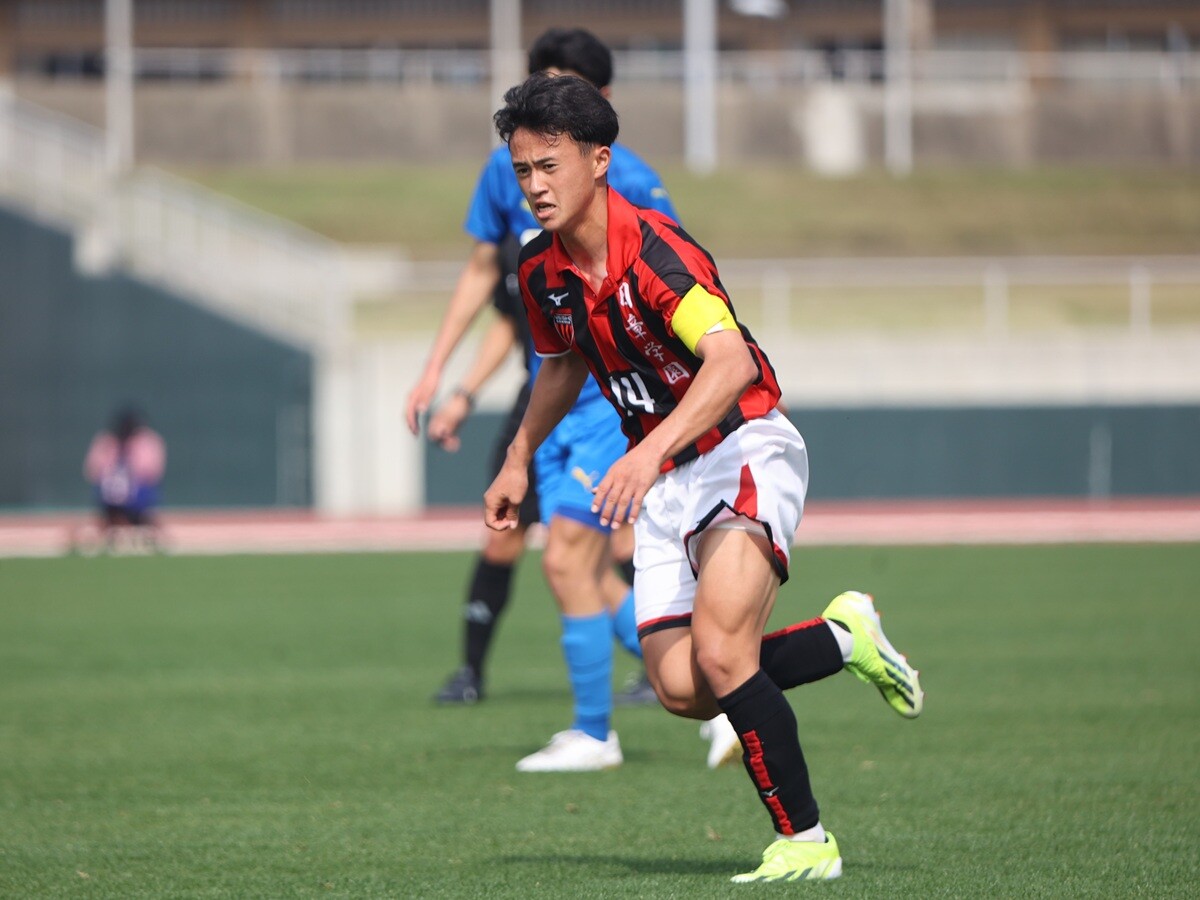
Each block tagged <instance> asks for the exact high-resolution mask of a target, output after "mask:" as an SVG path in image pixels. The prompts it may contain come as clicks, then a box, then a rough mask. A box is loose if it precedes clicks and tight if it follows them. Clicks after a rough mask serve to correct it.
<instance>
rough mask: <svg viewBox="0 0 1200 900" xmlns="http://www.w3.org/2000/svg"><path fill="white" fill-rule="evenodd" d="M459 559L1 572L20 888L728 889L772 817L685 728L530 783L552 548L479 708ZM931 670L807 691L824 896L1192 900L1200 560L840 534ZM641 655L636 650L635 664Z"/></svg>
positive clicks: (547, 645)
mask: <svg viewBox="0 0 1200 900" xmlns="http://www.w3.org/2000/svg"><path fill="white" fill-rule="evenodd" d="M467 564H468V559H467V557H466V556H464V555H458V554H443V555H437V554H429V555H378V556H358V557H356V556H330V557H289V558H227V559H171V558H157V559H112V560H110V559H98V560H88V559H67V560H60V561H28V562H14V561H6V562H2V563H0V708H2V709H3V710H4V715H3V716H2V717H0V895H3V896H22V897H24V896H39V897H60V896H61V897H66V896H86V897H121V898H133V897H156V898H161V897H182V896H189V897H246V896H264V897H266V896H272V897H277V896H304V897H315V896H320V897H367V896H371V897H383V896H387V897H405V898H407V897H479V896H484V895H486V896H489V897H492V898H506V897H512V898H529V897H547V898H549V897H561V896H564V895H567V894H570V895H573V896H577V897H598V896H605V897H689V898H691V897H698V898H699V897H726V896H733V894H734V892H733V890H732V889H731V888H730V886H729V885H728V884H727V883H726V881H725V879H726V877H727V876H728V875H730V874H732V873H733V872H736V871H739V870H740V869H742V868H744V867H746V866H748V865H750V864H751V863H752V862H753V861H754V860H755V858H756V857H757V855H758V853H759V851H760V850H761V849H762V846H763V844H764V840H765V837H766V834H765V831H766V820H765V816H764V814H763V812H762V810H761V808H760V807H759V805H758V802H757V800H756V799H755V798H754V796H753V793H752V792H751V791H750V790H749V788H748V785H747V784H746V778H745V774H744V773H742V772H740V771H737V770H734V769H730V770H722V771H719V772H715V773H710V772H708V771H706V770H704V768H703V765H702V760H703V749H704V748H703V745H702V744H701V743H700V742H699V741H698V740H697V738H696V731H695V728H694V726H693V725H692V724H691V723H686V722H683V721H680V720H675V719H672V718H671V717H669V716H667V715H666V714H665V713H663V712H661V711H659V710H654V709H636V710H622V711H620V712H619V713H618V718H617V721H616V725H617V727H618V728H619V729H620V732H621V738H622V743H623V744H624V746H625V748H626V754H627V764H626V765H625V766H624V767H623V768H622V769H620V770H617V771H614V772H608V773H602V774H598V775H592V776H547V777H545V778H537V777H532V778H531V777H518V776H517V774H516V773H515V772H514V771H513V768H512V766H513V763H514V761H515V760H516V759H517V758H518V757H519V756H520V755H522V754H524V753H526V752H529V751H530V750H532V749H534V748H535V747H536V746H537V745H538V744H539V743H540V742H542V741H544V740H545V739H546V738H548V737H549V735H550V733H551V732H552V731H554V730H556V729H557V728H560V727H563V726H564V725H565V724H566V715H567V706H568V696H567V691H566V688H565V685H564V680H563V675H562V664H561V660H560V659H559V655H558V648H557V642H556V639H555V634H554V632H555V617H554V615H553V614H552V613H551V609H550V603H549V600H548V598H547V596H546V593H545V588H544V586H543V584H542V582H541V579H540V577H539V574H538V569H537V564H536V560H532V559H531V560H529V561H527V562H526V564H525V565H524V567H523V568H522V570H521V572H520V577H519V586H518V597H517V600H516V602H515V603H514V605H513V607H512V612H511V613H510V614H509V618H508V620H507V621H506V623H505V625H504V629H503V633H502V636H501V640H500V642H499V644H498V646H497V648H496V651H495V654H494V657H495V658H494V660H493V669H494V674H493V677H492V681H491V684H490V687H491V692H492V696H491V698H490V699H489V700H488V701H487V702H486V703H484V704H482V705H481V706H479V707H477V708H475V709H469V710H457V709H450V710H445V709H435V708H433V707H431V706H430V705H429V702H428V697H429V695H430V693H431V692H432V691H433V690H434V688H435V687H436V686H437V684H438V683H439V682H440V679H441V678H442V677H443V676H444V675H445V674H446V672H447V671H448V669H449V667H450V665H451V663H452V658H453V655H454V652H455V648H456V647H457V641H458V638H457V627H458V606H459V597H460V590H461V587H462V584H463V581H464V579H465V577H466V575H465V569H466V566H467ZM795 564H796V577H795V578H794V579H793V581H792V583H791V584H789V585H788V587H786V588H785V589H784V594H783V598H782V600H781V604H780V607H781V608H780V609H779V610H778V611H777V615H776V619H775V620H776V622H779V623H782V622H784V621H788V620H795V619H797V618H800V617H808V616H809V615H811V614H812V613H813V612H814V611H815V610H817V609H819V608H820V605H821V604H822V603H823V602H824V600H825V599H826V598H828V597H829V596H831V595H832V594H833V593H834V592H836V590H838V589H840V588H841V587H843V586H846V583H847V579H848V578H852V579H854V581H855V582H857V583H858V584H861V585H862V586H865V587H867V588H870V589H873V590H875V591H876V592H877V594H878V595H879V596H880V598H881V599H880V605H881V607H882V608H883V610H884V612H885V617H886V621H887V622H888V624H889V633H890V635H891V636H892V637H893V639H894V640H895V641H896V643H897V644H898V645H899V646H900V647H901V648H903V649H905V650H906V651H908V652H910V654H911V655H912V657H913V659H914V660H915V661H916V662H917V663H918V664H919V665H920V666H921V667H922V669H923V670H924V675H925V680H926V686H927V688H928V691H929V700H928V706H927V712H926V715H925V716H924V717H923V718H922V719H921V720H918V721H917V722H911V723H910V722H905V721H902V720H900V719H899V718H897V717H895V716H894V715H892V714H891V713H890V712H889V711H888V709H887V708H886V707H885V706H884V705H883V704H882V703H881V702H880V701H879V699H878V698H877V697H876V696H875V695H874V692H873V691H871V690H870V689H869V688H868V687H866V686H864V685H862V684H859V683H858V682H857V681H855V680H854V679H852V678H849V677H848V676H845V675H842V676H839V677H837V678H834V679H831V680H830V681H828V682H825V683H823V684H821V685H819V686H814V687H810V688H807V689H801V690H799V691H795V692H792V694H791V695H790V696H791V699H792V702H793V705H794V706H795V708H796V709H797V713H798V718H799V721H800V728H801V732H802V736H803V739H804V741H805V746H806V750H807V755H808V759H809V763H810V766H811V769H812V771H813V773H814V779H815V786H816V790H817V792H818V796H819V798H820V799H821V801H822V804H823V810H824V813H823V818H824V820H825V823H826V824H827V825H828V826H829V827H830V828H831V829H833V830H834V831H835V833H836V834H837V835H838V836H839V838H840V840H841V842H842V845H843V852H844V855H845V858H846V874H845V876H844V878H843V879H842V880H841V882H839V883H835V884H831V885H829V886H827V888H826V889H825V890H823V891H822V893H823V894H828V896H831V897H832V896H839V897H841V896H844V897H865V896H883V895H889V896H907V897H936V896H943V897H980V896H1022V897H1063V896H1105V897H1114V896H1131V895H1135V894H1140V895H1143V896H1155V897H1183V896H1188V895H1189V894H1191V892H1192V891H1193V890H1194V887H1195V884H1196V882H1197V879H1200V862H1198V859H1197V855H1196V850H1195V847H1196V843H1197V840H1198V839H1200V813H1198V812H1197V810H1198V809H1200V789H1198V786H1197V781H1196V777H1195V760H1196V758H1197V754H1198V752H1200V732H1197V730H1196V729H1195V727H1194V723H1195V722H1196V721H1197V716H1198V714H1200V701H1198V699H1197V698H1198V695H1197V691H1196V686H1197V683H1198V680H1200V664H1198V663H1197V660H1196V655H1195V654H1194V653H1190V652H1186V651H1185V652H1182V653H1180V652H1175V649H1173V648H1188V647H1193V646H1195V644H1196V643H1197V641H1198V640H1200V618H1197V616H1196V615H1195V611H1194V609H1193V606H1194V594H1195V592H1194V589H1193V588H1194V576H1195V572H1196V571H1197V568H1198V567H1200V548H1197V547H1195V546H1175V547H1172V546H1165V547H1079V548H1055V547H1042V548H1027V549H1020V548H957V549H934V548H930V549H889V548H872V549H863V550H857V549H841V550H839V549H814V550H800V551H798V552H797V554H796V563H795ZM621 669H622V671H623V672H624V671H628V669H629V664H628V663H626V662H624V661H623V662H622V664H621Z"/></svg>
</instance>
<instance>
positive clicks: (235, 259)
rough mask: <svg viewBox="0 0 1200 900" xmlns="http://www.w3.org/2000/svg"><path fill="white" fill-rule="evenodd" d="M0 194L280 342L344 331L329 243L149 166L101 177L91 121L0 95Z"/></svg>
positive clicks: (318, 343) (337, 263) (310, 341)
mask: <svg viewBox="0 0 1200 900" xmlns="http://www.w3.org/2000/svg"><path fill="white" fill-rule="evenodd" d="M5 199H6V200H7V201H8V202H10V203H12V204H14V205H17V206H19V207H20V208H22V209H24V210H26V211H28V212H30V213H32V214H33V215H35V216H36V217H38V218H40V219H43V220H45V221H48V222H52V223H55V224H59V225H62V226H65V227H67V228H68V229H70V230H71V231H73V232H74V233H75V235H76V237H77V240H79V241H83V242H85V243H88V244H89V245H90V246H92V247H93V253H94V255H95V256H96V257H98V258H100V259H102V260H103V262H105V263H112V262H120V263H121V264H122V265H124V266H126V267H127V268H128V269H130V270H131V271H133V272H135V273H137V274H138V275H140V276H142V277H144V278H147V279H149V280H151V281H154V282H157V283H159V284H161V285H163V286H165V287H167V288H170V289H172V290H176V291H181V292H184V293H186V294H187V295H189V296H190V297H192V298H194V299H195V300H196V301H197V302H199V303H201V304H202V305H207V306H209V307H211V308H214V309H217V310H219V311H220V312H222V313H223V314H225V315H228V316H230V317H232V318H235V319H238V320H240V321H242V322H245V323H248V324H251V325H254V326H256V327H259V328H262V329H264V330H266V331H268V332H270V333H272V334H274V335H276V336H277V337H280V338H282V339H284V340H287V341H289V342H291V343H294V344H297V345H299V346H302V347H305V348H308V349H319V348H321V347H326V346H330V345H331V344H332V343H335V342H338V341H340V340H343V339H344V338H345V337H346V336H347V335H348V333H349V310H350V303H349V299H348V295H347V291H346V288H345V285H344V280H343V278H342V272H341V259H342V256H341V252H340V250H339V248H338V246H337V245H336V244H335V243H334V242H332V241H330V240H328V239H325V238H322V237H320V236H319V235H316V234H314V233H312V232H309V231H306V230H305V229H303V228H300V227H299V226H296V225H293V224H291V223H289V222H286V221H284V220H282V219H277V218H275V217H273V216H269V215H266V214H265V213H262V212H259V211H258V210H254V209H252V208H250V207H247V206H243V205H241V204H239V203H237V202H236V201H233V200H230V199H228V198H225V197H222V196H220V195H218V194H215V193H213V192H211V191H208V190H206V189H204V188H201V187H199V186H197V185H194V184H190V183H188V182H185V181H183V180H181V179H178V178H174V177H172V176H170V175H168V174H166V173H165V172H161V171H158V170H154V169H140V170H138V171H137V172H135V173H134V174H133V175H131V176H128V177H125V178H120V179H113V178H111V177H110V176H109V173H108V171H107V167H106V157H105V148H104V141H103V136H102V134H101V132H100V131H99V130H98V129H95V128H91V127H89V126H87V125H83V124H81V123H78V122H76V121H74V120H72V119H68V118H66V117H64V116H59V115H57V114H55V113H52V112H49V111H47V110H45V109H42V108H40V107H37V106H34V105H33V104H30V103H27V102H25V101H22V100H19V99H15V98H13V97H12V96H11V95H4V94H0V200H5ZM96 248H98V249H96ZM78 256H79V254H77V257H78Z"/></svg>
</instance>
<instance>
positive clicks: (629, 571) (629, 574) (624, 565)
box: [617, 559, 634, 587]
mask: <svg viewBox="0 0 1200 900" xmlns="http://www.w3.org/2000/svg"><path fill="white" fill-rule="evenodd" d="M617 568H618V569H619V570H620V571H621V577H622V578H624V579H625V583H626V584H627V585H629V586H630V587H633V573H634V568H633V560H632V559H627V560H625V562H619V563H617Z"/></svg>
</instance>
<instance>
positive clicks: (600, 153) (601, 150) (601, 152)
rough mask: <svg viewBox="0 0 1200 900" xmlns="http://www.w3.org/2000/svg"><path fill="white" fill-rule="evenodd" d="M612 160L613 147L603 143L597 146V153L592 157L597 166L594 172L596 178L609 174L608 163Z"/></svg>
mask: <svg viewBox="0 0 1200 900" xmlns="http://www.w3.org/2000/svg"><path fill="white" fill-rule="evenodd" d="M610 162H612V148H611V147H605V146H603V145H601V146H599V147H597V148H596V151H595V155H594V156H593V157H592V164H593V166H594V167H595V168H594V170H593V174H594V176H595V177H596V178H602V177H604V176H606V175H608V164H609V163H610Z"/></svg>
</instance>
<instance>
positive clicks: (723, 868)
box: [497, 853, 746, 876]
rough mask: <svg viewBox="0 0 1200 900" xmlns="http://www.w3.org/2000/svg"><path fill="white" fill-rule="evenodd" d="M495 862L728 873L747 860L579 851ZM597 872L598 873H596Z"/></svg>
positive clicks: (743, 866) (640, 871)
mask: <svg viewBox="0 0 1200 900" xmlns="http://www.w3.org/2000/svg"><path fill="white" fill-rule="evenodd" d="M497 862H498V863H503V864H507V865H526V864H529V865H535V866H543V867H544V866H546V865H547V864H554V865H564V866H585V867H590V868H592V869H599V868H601V867H603V868H606V869H613V870H621V869H623V870H625V874H628V875H727V876H733V875H735V874H737V873H738V872H742V871H744V870H745V869H746V860H745V859H744V858H741V857H730V858H729V859H727V860H722V859H711V858H708V859H678V858H676V859H641V858H638V857H635V856H617V855H613V854H605V853H597V854H593V855H587V856H585V855H582V854H570V855H568V854H563V855H558V856H555V855H552V854H545V853H541V854H537V855H529V856H524V855H521V856H501V857H499V859H497ZM597 874H599V873H597Z"/></svg>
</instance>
